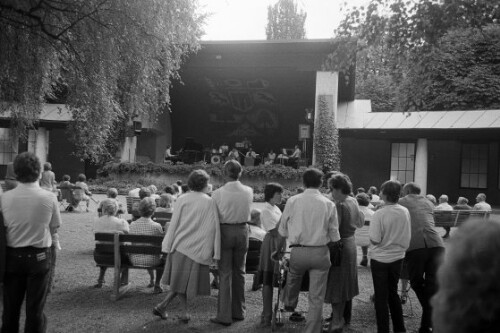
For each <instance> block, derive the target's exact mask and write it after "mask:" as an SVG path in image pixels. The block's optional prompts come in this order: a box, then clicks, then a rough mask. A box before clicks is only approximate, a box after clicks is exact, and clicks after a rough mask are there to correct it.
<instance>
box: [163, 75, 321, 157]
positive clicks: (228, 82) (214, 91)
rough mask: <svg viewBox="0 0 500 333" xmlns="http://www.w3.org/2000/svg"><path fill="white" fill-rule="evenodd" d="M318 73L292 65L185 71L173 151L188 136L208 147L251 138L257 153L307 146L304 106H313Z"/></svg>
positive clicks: (177, 90)
mask: <svg viewBox="0 0 500 333" xmlns="http://www.w3.org/2000/svg"><path fill="white" fill-rule="evenodd" d="M315 75H316V73H315V72H311V71H296V70H293V69H288V68H270V69H269V68H266V69H256V68H248V69H245V68H238V69H234V68H221V69H214V68H208V69H207V68H199V67H198V68H189V69H186V70H185V71H183V72H182V73H181V77H182V81H183V84H180V83H176V84H175V85H174V87H173V88H172V91H171V98H172V124H173V125H172V143H173V148H174V150H178V149H180V148H181V147H182V146H183V145H184V142H185V138H186V137H193V138H194V140H195V141H196V142H198V143H201V144H203V146H204V147H208V148H212V147H214V148H218V147H219V146H220V145H222V144H223V143H225V144H227V145H228V146H229V147H233V146H234V145H235V142H241V141H242V140H243V139H244V138H248V139H249V140H250V141H251V142H252V145H253V147H254V150H255V151H257V152H258V153H266V152H267V151H268V150H269V149H274V151H275V152H278V151H281V148H293V146H294V145H295V144H299V145H300V147H302V143H301V142H299V141H298V134H299V129H298V127H299V124H303V123H305V109H306V108H314V97H315V84H316V83H315V82H316V81H315ZM311 128H312V126H311ZM311 135H312V133H311ZM310 141H311V142H312V140H310ZM308 150H309V151H311V150H310V148H309V149H308ZM308 157H309V158H310V154H309V156H308Z"/></svg>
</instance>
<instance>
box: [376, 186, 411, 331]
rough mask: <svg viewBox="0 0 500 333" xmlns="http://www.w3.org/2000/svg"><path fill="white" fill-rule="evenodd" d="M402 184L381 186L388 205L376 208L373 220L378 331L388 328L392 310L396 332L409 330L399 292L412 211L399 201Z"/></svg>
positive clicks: (387, 329)
mask: <svg viewBox="0 0 500 333" xmlns="http://www.w3.org/2000/svg"><path fill="white" fill-rule="evenodd" d="M400 192H401V185H400V183H399V182H398V181H392V180H389V181H386V182H385V183H383V184H382V186H381V197H382V200H384V202H385V205H384V206H383V207H381V208H380V209H379V210H377V211H376V212H375V214H374V215H373V218H372V221H371V224H370V242H371V243H372V247H371V249H370V259H371V263H370V265H371V270H372V277H373V288H374V291H375V315H376V318H377V332H379V333H385V332H387V333H388V332H389V331H390V330H389V311H390V313H391V316H390V317H391V319H392V326H393V331H394V332H406V329H405V323H404V319H403V310H402V308H401V301H400V299H399V295H398V280H399V277H400V273H401V268H402V264H403V258H404V257H405V252H406V249H407V248H408V246H409V245H410V238H411V233H410V213H409V212H408V209H406V208H405V207H403V206H401V205H399V204H398V199H399V194H400Z"/></svg>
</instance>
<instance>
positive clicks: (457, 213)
mask: <svg viewBox="0 0 500 333" xmlns="http://www.w3.org/2000/svg"><path fill="white" fill-rule="evenodd" d="M489 217H490V212H489V211H485V210H451V211H446V210H435V211H434V222H435V226H436V227H459V226H460V225H462V224H463V223H464V222H465V221H467V220H469V219H473V220H483V221H485V220H487V219H488V218H489Z"/></svg>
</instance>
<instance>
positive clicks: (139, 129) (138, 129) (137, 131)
mask: <svg viewBox="0 0 500 333" xmlns="http://www.w3.org/2000/svg"><path fill="white" fill-rule="evenodd" d="M132 128H133V129H134V134H135V135H141V132H142V123H141V122H140V121H134V124H133V125H132Z"/></svg>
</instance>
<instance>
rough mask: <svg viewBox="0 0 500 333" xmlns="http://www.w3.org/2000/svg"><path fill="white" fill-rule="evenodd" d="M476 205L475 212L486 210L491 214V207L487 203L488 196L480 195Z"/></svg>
mask: <svg viewBox="0 0 500 333" xmlns="http://www.w3.org/2000/svg"><path fill="white" fill-rule="evenodd" d="M476 202H477V203H476V204H475V205H474V208H473V209H474V210H486V211H488V212H491V206H490V204H488V203H487V202H486V194H484V193H479V194H478V195H477V197H476Z"/></svg>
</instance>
